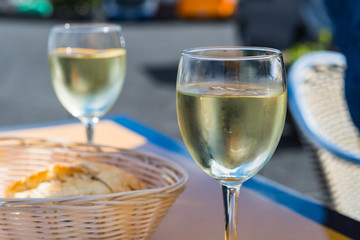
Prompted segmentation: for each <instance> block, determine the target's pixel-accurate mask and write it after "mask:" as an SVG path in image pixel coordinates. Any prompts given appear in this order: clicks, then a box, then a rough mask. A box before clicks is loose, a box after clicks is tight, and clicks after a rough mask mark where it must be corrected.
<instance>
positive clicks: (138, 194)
mask: <svg viewBox="0 0 360 240" xmlns="http://www.w3.org/2000/svg"><path fill="white" fill-rule="evenodd" d="M1 140H24V141H31V140H33V141H39V142H48V143H54V144H60V145H63V147H66V146H71V145H73V146H80V147H88V146H90V147H94V148H99V149H102V148H108V149H109V148H110V149H114V150H117V152H106V151H100V152H99V153H101V154H107V155H119V154H124V153H126V152H131V153H134V154H142V155H146V156H149V157H152V158H155V159H156V161H160V162H162V163H164V164H165V165H167V166H169V167H171V168H173V169H175V170H176V171H177V172H178V173H180V176H181V178H180V179H179V180H178V181H176V182H174V183H171V184H169V185H167V186H163V187H156V188H151V189H142V190H134V191H127V192H118V193H110V194H100V195H83V196H71V197H54V198H3V197H0V207H1V206H3V205H7V204H8V203H9V202H11V203H16V204H18V203H24V204H31V203H45V202H71V203H76V202H77V201H79V202H84V201H90V200H91V201H93V200H98V199H103V198H119V197H124V198H125V197H126V198H133V197H142V196H145V195H148V194H154V193H158V192H164V191H168V190H170V189H174V190H176V189H179V188H181V187H183V186H184V185H186V184H187V183H188V181H189V175H188V173H187V172H186V171H185V169H184V168H183V167H181V166H180V165H179V164H177V163H175V162H173V161H170V160H167V159H165V158H164V157H162V156H159V155H158V154H154V153H151V152H148V151H144V150H138V149H125V148H120V147H114V146H109V145H102V144H87V143H82V142H76V141H71V140H66V139H55V138H34V137H26V138H22V137H0V148H1V147H7V146H6V145H2V144H1ZM19 146H20V145H19ZM13 147H17V146H13ZM58 148H59V147H53V149H58ZM71 151H73V152H75V153H76V152H78V153H80V152H82V153H86V152H85V151H81V150H74V149H72V150H71ZM89 153H90V154H91V153H92V152H89Z"/></svg>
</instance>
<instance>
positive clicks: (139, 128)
mask: <svg viewBox="0 0 360 240" xmlns="http://www.w3.org/2000/svg"><path fill="white" fill-rule="evenodd" d="M103 119H104V120H105V119H106V120H112V121H114V122H116V123H118V124H120V125H122V126H124V127H126V128H128V129H130V130H132V131H134V132H136V133H138V134H140V135H142V136H144V137H146V138H147V140H148V141H149V142H150V143H152V144H154V145H156V146H159V147H161V148H163V149H166V150H168V151H171V152H174V153H176V154H180V155H182V156H185V157H187V158H188V159H191V156H190V155H189V153H188V151H187V150H186V147H185V145H184V144H183V143H182V142H181V141H177V140H175V139H173V138H171V137H168V136H166V135H164V134H161V133H159V132H158V131H156V130H154V129H151V128H150V127H148V126H146V125H145V124H143V123H140V122H139V121H136V120H134V119H132V118H130V117H128V116H125V115H108V116H106V117H104V118H103ZM74 122H76V121H75V120H63V121H56V122H45V123H36V124H28V125H20V126H11V127H2V128H0V131H1V132H3V131H12V130H21V129H26V128H37V127H47V126H56V125H61V124H70V123H74ZM244 187H246V188H249V189H251V190H252V191H254V192H256V193H258V194H260V195H262V196H264V197H265V198H268V199H270V200H272V201H274V202H276V203H279V204H280V205H282V206H285V207H287V208H288V209H291V210H292V211H294V212H296V213H298V214H299V215H301V216H304V217H306V218H308V219H310V220H312V221H314V222H317V223H319V224H321V225H323V226H326V227H328V228H331V229H333V230H335V231H337V232H339V233H341V234H343V235H344V236H346V237H350V238H356V237H358V236H360V227H359V226H360V223H359V222H358V221H356V220H354V219H352V218H349V217H347V216H344V215H342V214H340V213H338V212H336V211H334V210H332V209H330V208H328V207H327V206H324V205H322V204H320V203H318V202H316V201H315V200H312V199H309V198H307V197H305V196H304V195H302V194H301V193H298V192H296V191H295V190H292V189H290V188H287V187H286V186H283V185H281V184H279V183H276V182H274V181H272V180H270V179H268V178H265V177H263V176H261V175H256V176H254V177H252V178H251V179H249V180H248V181H246V182H245V183H244Z"/></svg>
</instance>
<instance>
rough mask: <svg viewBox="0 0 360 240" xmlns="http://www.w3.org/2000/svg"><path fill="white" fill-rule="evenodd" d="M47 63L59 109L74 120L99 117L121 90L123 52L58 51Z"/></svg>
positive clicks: (59, 49) (114, 50)
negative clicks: (75, 118) (69, 114)
mask: <svg viewBox="0 0 360 240" xmlns="http://www.w3.org/2000/svg"><path fill="white" fill-rule="evenodd" d="M49 63H50V71H51V75H52V83H53V86H54V89H55V92H56V95H57V97H58V98H59V100H60V102H61V103H62V105H63V106H64V107H65V108H66V109H67V110H68V111H69V112H70V113H71V114H72V115H73V116H75V117H79V118H81V117H84V118H85V117H86V118H92V117H100V116H102V115H103V114H105V113H106V111H107V110H108V109H110V107H111V106H112V105H113V104H114V103H115V101H116V99H117V97H118V95H119V93H120V91H121V89H122V86H123V82H124V78H125V69H126V50H125V49H120V48H119V49H106V50H97V49H85V48H58V49H56V50H55V51H54V52H53V53H50V55H49Z"/></svg>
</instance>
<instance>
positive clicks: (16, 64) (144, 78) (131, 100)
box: [0, 0, 336, 203]
mask: <svg viewBox="0 0 360 240" xmlns="http://www.w3.org/2000/svg"><path fill="white" fill-rule="evenodd" d="M65 22H113V23H118V24H120V25H122V27H123V31H124V34H125V39H126V48H127V64H128V65H127V74H126V80H125V85H124V88H123V91H122V93H121V95H120V97H119V99H118V101H117V102H116V104H115V106H114V107H113V108H112V109H111V110H110V112H109V113H108V114H110V115H111V114H125V115H127V116H129V117H132V118H134V119H136V120H137V121H139V122H140V123H143V124H145V125H147V126H149V127H150V128H152V129H154V130H156V131H160V132H161V133H164V134H165V135H167V136H170V137H172V138H174V139H177V140H179V141H181V136H180V133H179V130H178V125H177V118H176V107H175V83H176V73H177V64H178V60H179V57H180V53H181V51H182V50H183V49H186V48H191V47H200V46H234V45H253V46H264V47H273V48H278V49H281V50H282V51H283V53H284V57H285V63H286V66H287V67H290V66H291V64H292V63H293V62H294V61H295V60H296V59H297V58H299V57H300V56H301V55H303V54H305V53H308V52H311V51H315V50H322V49H333V50H336V47H335V46H334V44H333V40H332V31H331V27H330V24H329V20H328V17H327V15H326V12H325V10H324V7H323V5H322V1H321V0H104V1H99V0H0V72H1V75H0V76H1V77H0V80H1V81H0V82H1V87H0V111H1V113H2V114H1V117H0V126H3V127H8V126H18V125H24V124H25V125H27V124H30V125H31V124H35V123H39V122H40V123H43V122H51V121H59V120H70V119H71V120H74V121H76V120H75V119H74V118H73V117H72V116H70V115H69V114H68V113H67V112H66V110H65V109H64V108H63V107H62V106H61V104H60V103H59V101H58V100H57V98H56V96H55V93H54V91H53V89H52V86H51V81H50V76H49V70H48V63H47V38H48V34H49V31H50V28H51V27H52V26H53V25H56V24H63V23H65ZM84 141H85V133H84ZM95 142H96V132H95ZM317 171H318V170H317V169H316V166H314V164H313V160H312V153H311V151H309V149H307V148H306V146H305V147H304V144H303V143H302V141H301V138H300V137H299V136H298V134H297V131H296V128H295V126H294V124H293V120H292V118H291V115H290V113H289V114H288V118H287V122H286V126H285V129H284V133H283V137H282V140H281V142H280V146H279V148H278V150H277V152H276V154H275V155H274V157H273V158H272V160H271V162H270V163H269V164H268V165H266V167H265V168H264V169H263V170H262V171H261V172H260V174H262V175H264V176H266V177H268V178H270V179H273V180H275V181H277V182H279V183H281V184H284V185H286V186H288V187H291V188H293V189H295V190H297V191H300V192H302V193H304V194H306V195H307V196H309V197H311V198H314V199H317V200H319V201H321V202H324V203H326V202H327V199H326V194H325V193H324V191H325V190H324V188H323V186H322V183H321V181H320V180H319V177H318V175H319V174H318V172H317Z"/></svg>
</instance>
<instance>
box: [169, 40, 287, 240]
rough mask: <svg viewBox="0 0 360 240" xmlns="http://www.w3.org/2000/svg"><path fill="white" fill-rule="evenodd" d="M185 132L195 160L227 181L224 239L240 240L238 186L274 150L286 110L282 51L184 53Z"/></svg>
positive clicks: (180, 109) (180, 107)
mask: <svg viewBox="0 0 360 240" xmlns="http://www.w3.org/2000/svg"><path fill="white" fill-rule="evenodd" d="M176 92H177V93H176V102H177V114H178V121H179V127H180V132H181V135H182V137H183V140H184V142H185V145H186V147H187V148H188V150H189V152H190V154H191V155H192V157H193V159H194V160H195V162H196V163H197V164H198V165H199V166H200V167H201V168H202V169H203V170H204V171H205V172H206V173H207V174H209V175H210V176H211V177H213V178H214V179H216V180H218V181H219V182H220V184H221V185H222V189H223V195H224V206H225V239H226V240H235V239H237V230H236V216H237V203H238V196H239V190H240V187H241V185H242V183H243V182H245V181H246V180H247V179H249V178H251V177H252V176H253V175H255V174H256V173H257V172H258V171H259V170H260V169H261V168H262V167H263V166H264V164H265V163H266V162H267V161H268V160H269V159H270V157H271V156H272V154H273V153H274V151H275V149H276V147H277V145H278V142H279V139H280V137H281V133H282V129H283V126H284V122H285V115H286V101H287V100H286V99H287V97H286V92H287V90H286V79H285V71H284V66H283V60H282V54H281V52H280V51H278V50H276V49H270V48H256V47H208V48H194V49H187V50H184V51H183V52H182V55H181V59H180V63H179V70H178V77H177V85H176Z"/></svg>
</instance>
